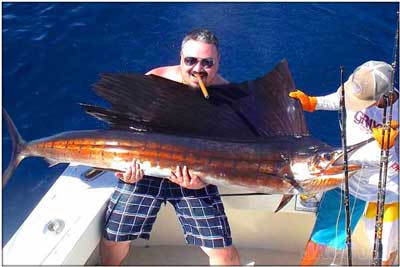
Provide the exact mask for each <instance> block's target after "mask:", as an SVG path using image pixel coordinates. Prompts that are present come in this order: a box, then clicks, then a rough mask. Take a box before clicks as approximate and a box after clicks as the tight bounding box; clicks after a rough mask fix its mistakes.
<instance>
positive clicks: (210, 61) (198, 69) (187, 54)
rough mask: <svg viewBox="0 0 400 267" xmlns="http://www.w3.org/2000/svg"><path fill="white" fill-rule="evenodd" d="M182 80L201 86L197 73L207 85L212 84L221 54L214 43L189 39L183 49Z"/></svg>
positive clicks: (185, 82) (193, 85)
mask: <svg viewBox="0 0 400 267" xmlns="http://www.w3.org/2000/svg"><path fill="white" fill-rule="evenodd" d="M180 66H181V74H182V82H183V83H184V84H187V85H189V86H192V87H199V82H198V80H197V78H196V77H195V74H199V75H200V77H201V79H202V81H203V83H204V84H205V85H210V84H212V82H213V80H214V78H215V77H216V75H217V72H218V67H219V55H218V51H217V48H216V47H215V45H213V44H207V43H204V42H200V41H194V40H189V41H187V42H186V43H185V44H184V45H183V47H182V51H181V62H180Z"/></svg>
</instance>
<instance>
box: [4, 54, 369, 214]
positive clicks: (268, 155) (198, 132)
mask: <svg viewBox="0 0 400 267" xmlns="http://www.w3.org/2000/svg"><path fill="white" fill-rule="evenodd" d="M93 89H94V91H95V93H96V94H97V95H98V96H100V97H101V98H103V99H105V100H106V101H108V102H109V103H110V105H111V107H109V108H105V107H100V106H95V105H91V104H82V103H81V104H80V105H81V106H82V107H83V108H84V110H85V111H86V112H87V113H88V114H90V115H92V116H94V117H96V118H97V119H100V120H103V121H105V122H107V124H108V125H109V127H110V129H107V130H104V129H103V130H85V131H70V132H63V133H60V134H57V135H54V136H50V137H47V138H42V139H39V140H34V141H31V142H25V141H24V140H23V139H22V137H21V136H20V134H19V133H18V131H17V129H16V127H15V125H14V123H13V122H12V120H11V118H10V117H9V116H8V114H7V113H6V112H5V110H3V115H4V118H5V120H6V122H7V125H8V129H9V132H10V136H11V139H12V142H13V155H12V159H11V161H10V164H9V166H8V168H7V169H6V171H5V173H4V174H3V187H4V185H5V184H6V183H7V181H8V179H9V178H10V177H11V176H12V173H13V171H14V170H15V169H16V168H17V166H18V164H19V163H20V162H21V161H22V160H23V159H24V158H26V157H30V156H37V157H44V158H46V159H47V160H48V161H50V162H51V163H52V164H54V163H69V162H76V163H79V164H82V165H88V166H92V167H94V168H99V169H107V170H113V171H124V170H125V169H126V167H127V165H128V164H129V163H130V162H131V160H132V159H133V158H135V159H137V160H138V161H139V162H140V163H141V167H142V169H143V170H144V173H145V175H150V176H155V177H160V178H166V177H168V176H169V175H170V173H171V170H174V169H175V167H176V166H177V165H179V166H184V165H186V166H188V167H189V169H190V170H191V172H192V173H193V174H195V175H198V176H199V177H200V178H201V179H202V180H203V181H204V182H205V183H208V184H214V185H217V186H227V187H237V188H245V189H248V190H251V191H253V192H260V193H266V194H283V195H284V197H283V200H282V203H281V205H280V207H279V208H282V207H283V205H284V204H286V203H287V202H288V201H289V200H290V198H291V197H292V196H293V195H295V194H313V193H318V192H322V191H326V190H329V189H332V188H334V187H336V186H338V185H339V184H341V183H342V182H344V177H345V175H344V169H343V165H342V159H343V157H342V156H343V153H342V151H341V150H340V149H335V148H333V147H331V146H330V145H328V144H326V143H324V142H322V141H320V140H318V139H315V138H313V137H312V136H310V134H309V131H308V129H307V125H306V121H305V118H304V115H303V111H302V108H301V106H300V104H299V103H298V101H297V100H294V99H292V98H290V97H289V96H288V93H289V92H290V91H292V90H294V89H295V85H294V82H293V79H292V76H291V74H290V71H289V67H288V63H287V61H286V60H282V61H281V62H280V63H279V64H278V65H277V66H276V67H275V68H274V69H273V70H272V71H270V72H269V73H267V74H266V75H264V76H263V77H260V78H257V79H255V80H251V81H246V82H242V83H230V84H226V85H218V86H209V87H208V91H209V96H210V97H209V99H207V100H206V99H204V98H203V97H202V94H201V91H200V90H198V89H195V88H191V87H189V86H187V85H184V84H181V83H177V82H174V81H171V80H168V79H164V78H162V77H158V76H154V75H148V76H146V75H142V74H133V73H128V74H115V73H111V74H102V75H101V79H100V80H99V81H98V82H97V83H95V84H94V86H93ZM361 145H363V144H358V145H354V146H352V147H350V148H349V151H350V150H354V149H356V148H358V147H360V146H361ZM360 169H361V166H360V165H358V164H349V165H348V170H349V176H352V175H353V174H355V173H356V172H357V171H358V170H360Z"/></svg>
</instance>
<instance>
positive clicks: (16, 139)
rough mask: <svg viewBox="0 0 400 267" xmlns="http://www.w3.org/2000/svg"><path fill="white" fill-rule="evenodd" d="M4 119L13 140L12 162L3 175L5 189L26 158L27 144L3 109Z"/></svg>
mask: <svg viewBox="0 0 400 267" xmlns="http://www.w3.org/2000/svg"><path fill="white" fill-rule="evenodd" d="M3 117H4V120H5V121H6V123H7V128H8V132H9V134H10V137H11V140H12V154H11V160H10V163H9V164H8V167H7V169H6V170H5V171H4V173H3V188H4V186H5V185H6V184H7V182H8V180H9V179H10V177H11V175H12V174H13V173H14V171H15V169H16V168H17V166H18V164H19V163H20V162H21V161H22V160H23V159H24V158H25V157H26V155H24V154H23V153H22V151H23V150H24V148H25V144H26V142H25V141H24V140H23V139H22V137H21V135H20V134H19V132H18V130H17V128H16V127H15V124H14V122H13V121H12V119H11V118H10V116H9V115H8V113H7V112H6V110H5V109H4V108H3Z"/></svg>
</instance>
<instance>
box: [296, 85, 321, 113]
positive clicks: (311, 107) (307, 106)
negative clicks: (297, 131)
mask: <svg viewBox="0 0 400 267" xmlns="http://www.w3.org/2000/svg"><path fill="white" fill-rule="evenodd" d="M289 96H290V97H292V98H296V99H298V100H300V103H301V106H302V107H303V109H304V110H305V111H308V112H314V111H315V107H316V106H317V98H316V97H315V96H308V95H306V94H305V93H303V92H302V91H300V90H296V91H293V92H290V93H289Z"/></svg>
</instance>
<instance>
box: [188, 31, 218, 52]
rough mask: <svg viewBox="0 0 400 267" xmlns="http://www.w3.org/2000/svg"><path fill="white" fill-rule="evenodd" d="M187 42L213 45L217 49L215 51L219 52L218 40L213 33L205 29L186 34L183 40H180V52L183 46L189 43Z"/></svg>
mask: <svg viewBox="0 0 400 267" xmlns="http://www.w3.org/2000/svg"><path fill="white" fill-rule="evenodd" d="M189 40H194V41H200V42H204V43H207V44H213V45H215V47H216V48H217V51H218V52H219V45H218V38H217V36H215V34H214V33H212V32H210V31H209V30H207V29H204V28H200V29H195V30H193V31H191V32H189V33H188V34H186V36H185V38H183V40H182V45H181V50H182V48H183V45H184V44H185V43H186V42H187V41H189Z"/></svg>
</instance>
